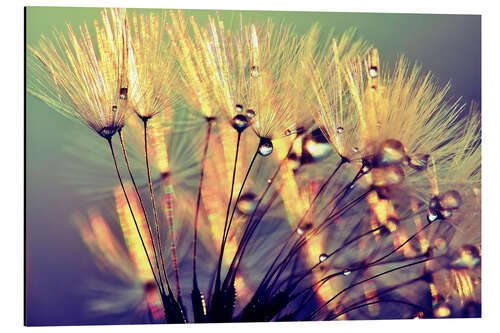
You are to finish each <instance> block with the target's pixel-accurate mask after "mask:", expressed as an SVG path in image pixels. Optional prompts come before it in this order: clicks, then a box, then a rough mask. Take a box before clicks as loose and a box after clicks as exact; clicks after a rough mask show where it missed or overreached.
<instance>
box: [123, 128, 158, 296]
mask: <svg viewBox="0 0 500 333" xmlns="http://www.w3.org/2000/svg"><path fill="white" fill-rule="evenodd" d="M118 136H119V138H120V145H121V148H122V154H123V157H124V158H125V164H126V165H127V170H128V173H129V175H130V179H131V180H132V184H133V185H134V189H135V193H136V194H137V197H138V198H139V203H140V205H141V209H142V212H143V213H144V219H145V220H146V225H147V227H148V232H149V237H150V238H151V244H152V245H153V251H154V259H155V264H156V269H157V270H158V274H159V277H160V285H161V287H162V291H163V292H165V289H164V286H163V279H162V276H161V271H160V266H159V264H158V259H159V258H158V253H157V249H156V245H155V244H156V242H155V239H154V237H153V231H152V230H151V225H150V223H149V219H148V215H147V213H146V209H145V208H144V202H143V200H142V197H141V194H140V192H139V189H138V188H137V184H136V182H135V179H134V176H133V175H132V170H131V168H130V163H129V160H128V155H127V151H126V149H125V140H124V139H123V134H122V130H121V129H120V130H119V131H118Z"/></svg>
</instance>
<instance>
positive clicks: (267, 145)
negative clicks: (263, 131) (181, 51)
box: [258, 138, 273, 156]
mask: <svg viewBox="0 0 500 333" xmlns="http://www.w3.org/2000/svg"><path fill="white" fill-rule="evenodd" d="M258 152H259V154H261V155H262V156H269V155H271V153H272V152H273V143H272V141H271V140H270V139H268V138H260V143H259V149H258Z"/></svg>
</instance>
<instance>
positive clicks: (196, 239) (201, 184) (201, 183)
mask: <svg viewBox="0 0 500 333" xmlns="http://www.w3.org/2000/svg"><path fill="white" fill-rule="evenodd" d="M207 125H208V126H207V136H206V138H205V148H204V149H203V156H202V157H201V170H200V181H199V184H198V198H197V199H196V213H195V216H194V235H193V286H195V285H196V286H197V285H198V283H197V278H196V250H197V242H198V216H199V212H200V203H201V190H202V187H203V175H204V173H205V161H206V158H207V151H208V142H209V141H210V133H211V131H212V121H208V124H207Z"/></svg>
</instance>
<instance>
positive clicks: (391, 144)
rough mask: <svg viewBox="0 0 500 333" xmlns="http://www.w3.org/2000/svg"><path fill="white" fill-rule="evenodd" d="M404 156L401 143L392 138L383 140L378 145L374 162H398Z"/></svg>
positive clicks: (387, 163)
mask: <svg viewBox="0 0 500 333" xmlns="http://www.w3.org/2000/svg"><path fill="white" fill-rule="evenodd" d="M405 158H406V150H405V147H404V146H403V144H402V143H401V142H400V141H398V140H394V139H388V140H385V141H384V142H383V143H382V145H381V146H380V150H379V152H378V154H377V156H376V162H377V164H378V165H380V166H387V165H393V164H399V163H401V162H403V160H404V159H405Z"/></svg>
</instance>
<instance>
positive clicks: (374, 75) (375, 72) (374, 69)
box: [368, 66, 378, 79]
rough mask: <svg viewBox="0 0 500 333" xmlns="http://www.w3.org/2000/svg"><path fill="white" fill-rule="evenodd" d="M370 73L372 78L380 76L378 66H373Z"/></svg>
mask: <svg viewBox="0 0 500 333" xmlns="http://www.w3.org/2000/svg"><path fill="white" fill-rule="evenodd" d="M368 73H369V74H370V77H371V78H373V79H374V78H376V77H377V76H378V68H377V66H371V67H370V69H369V70H368Z"/></svg>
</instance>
